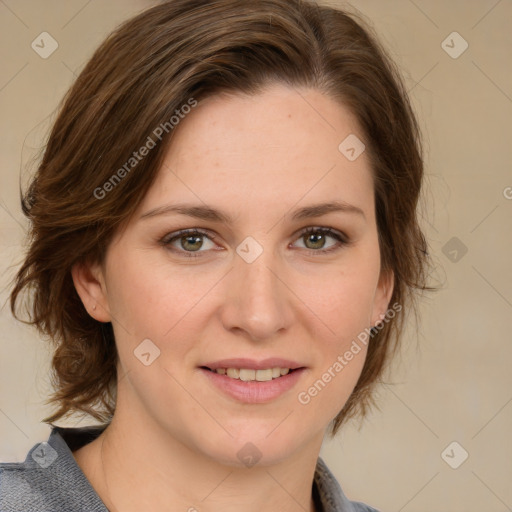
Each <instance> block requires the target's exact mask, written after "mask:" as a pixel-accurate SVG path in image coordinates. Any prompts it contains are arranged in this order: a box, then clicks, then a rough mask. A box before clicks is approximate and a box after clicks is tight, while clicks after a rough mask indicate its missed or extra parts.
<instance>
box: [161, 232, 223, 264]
mask: <svg viewBox="0 0 512 512" xmlns="http://www.w3.org/2000/svg"><path fill="white" fill-rule="evenodd" d="M204 239H208V240H209V241H210V243H212V241H213V240H214V239H215V236H214V235H212V234H211V233H207V232H205V231H202V230H200V229H183V230H181V231H178V232H177V233H171V234H170V235H167V236H165V237H164V238H163V239H162V240H161V242H160V243H161V244H162V245H164V246H165V247H167V248H169V249H170V250H172V251H173V252H179V253H180V254H183V255H184V256H185V257H188V258H197V257H199V256H200V253H202V252H205V251H201V250H200V249H202V248H205V247H206V250H208V249H211V248H212V247H211V246H210V247H208V244H206V246H205V244H204ZM176 245H178V248H176ZM194 253H199V254H194Z"/></svg>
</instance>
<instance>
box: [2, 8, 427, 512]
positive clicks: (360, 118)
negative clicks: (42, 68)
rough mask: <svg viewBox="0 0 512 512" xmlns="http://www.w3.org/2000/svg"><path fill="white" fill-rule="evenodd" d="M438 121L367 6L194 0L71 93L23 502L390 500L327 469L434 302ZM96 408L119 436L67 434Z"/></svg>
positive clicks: (28, 279) (41, 275)
mask: <svg viewBox="0 0 512 512" xmlns="http://www.w3.org/2000/svg"><path fill="white" fill-rule="evenodd" d="M422 174H423V167H422V159H421V151H420V142H419V135H418V129H417V124H416V120H415V118H414V115H413V113H412V110H411V108H410V105H409V102H408V99H407V95H406V94H405V91H404V88H403V86H402V82H401V80H400V77H399V75H398V73H397V72H396V71H395V68H394V66H393V64H392V63H391V62H390V61H389V59H388V58H387V57H386V56H385V54H384V52H383V51H382V50H381V49H380V47H379V46H378V44H377V43H376V41H375V40H374V38H373V37H372V36H371V35H370V34H369V32H368V30H365V29H363V28H362V26H361V25H360V24H359V23H357V22H356V21H355V20H354V18H353V17H351V16H349V15H347V14H346V13H343V12H341V11H337V10H334V9H332V8H328V7H320V6H318V5H316V4H314V3H312V2H311V3H310V2H305V1H301V0H293V1H290V0H253V1H251V2H244V1H236V0H235V1H234V0H229V1H228V0H221V1H210V2H208V1H204V0H202V1H199V0H172V1H170V2H166V3H162V4H160V5H158V6H156V7H154V8H151V9H149V10H147V11H145V12H143V13H142V14H140V15H138V16H136V17H135V18H133V19H131V20H129V21H128V22H126V23H125V24H123V25H122V26H121V27H120V28H118V29H117V30H116V31H115V32H114V33H113V34H111V35H110V36H109V37H108V38H107V40H106V41H105V42H104V43H103V44H102V45H101V46H100V48H99V49H98V50H97V51H96V53H95V54H94V55H93V57H92V58H91V60H90V61H89V62H88V64H87V65H86V66H85V68H84V70H83V71H82V73H81V74H80V75H79V77H78V79H77V80H76V82H75V84H74V85H73V87H72V88H71V90H70V91H69V93H68V95H67V97H66V98H65V101H64V103H63V105H62V108H61V111H60V114H59V116H58V118H57V120H56V122H55V125H54V127H53V130H52V132H51V134H50V138H49V140H48V144H47V147H46V150H45V153H44V157H43V159H42V162H41V165H40V167H39V169H38V172H37V173H36V175H35V177H34V179H33V182H32V183H31V186H30V188H29V190H28V192H27V193H26V196H25V197H24V201H23V207H24V211H25V213H26V214H27V215H28V217H29V219H30V221H31V223H32V233H31V241H30V247H29V251H28V254H27V257H26V260H25V262H24V264H23V265H22V267H21V269H20V271H19V273H18V275H17V280H16V283H15V287H14V290H13V292H12V295H11V308H12V310H13V313H14V314H16V313H17V305H18V302H19V300H20V297H21V294H22V292H24V291H25V290H27V289H31V290H32V292H33V300H32V302H31V306H30V313H31V318H30V322H31V323H33V324H34V325H36V326H37V327H38V328H39V330H40V331H41V332H42V333H43V334H45V335H48V336H49V337H50V338H51V340H52V341H53V342H54V344H55V352H54V357H53V362H52V364H53V370H54V374H53V379H54V386H55V393H54V395H53V396H52V398H51V400H50V403H54V404H57V405H58V406H59V407H58V410H57V411H56V412H55V414H53V415H52V416H51V417H49V418H45V420H44V421H45V422H47V423H48V424H50V425H51V426H52V432H51V436H50V438H49V439H48V442H47V443H41V444H39V445H36V446H34V447H33V448H32V450H31V451H30V452H29V454H28V455H27V458H26V461H25V462H24V463H21V464H2V465H0V480H1V488H0V505H1V506H0V509H1V510H6V511H8V510H38V511H41V510H52V511H60V510H62V511H64V510H66V511H69V510H87V511H105V510H107V509H108V510H110V511H120V512H121V511H122V512H129V511H132V510H155V511H156V510H158V511H160V510H184V511H185V510H188V511H189V512H192V511H195V510H198V511H201V512H203V511H213V510H240V509H243V510H246V511H252V510H254V511H256V510H257V511H259V510H264V509H270V508H272V509H273V510H279V511H283V512H287V511H295V510H307V511H308V512H311V511H317V512H318V511H324V512H330V511H335V510H336V511H338V510H339V511H369V510H375V509H372V508H371V507H369V506H367V505H364V504H362V503H360V502H352V501H349V500H348V498H347V497H346V496H345V495H344V494H343V492H342V490H341V488H340V487H339V485H338V483H337V482H336V480H335V479H334V477H333V475H332V474H331V473H330V471H329V469H328V468H327V467H326V466H325V464H324V463H323V461H322V460H321V459H320V458H319V457H318V455H319V451H320V447H321V444H322V440H323V438H324V435H325V434H326V433H329V434H330V435H334V434H335V433H336V432H337V431H338V430H339V428H340V426H341V425H342V424H343V422H344V421H346V420H347V419H349V418H351V417H353V416H355V415H357V414H360V415H362V416H364V414H365V412H366V410H367V408H368V406H369V405H371V403H372V392H373V390H374V387H375V385H376V383H377V382H378V380H379V377H380V376H381V373H382V370H383V368H384V367H385V365H386V364H387V363H388V362H389V359H390V358H391V356H392V354H393V352H394V351H395V349H396V347H397V342H398V341H399V338H400V334H401V331H402V326H403V319H404V313H406V312H408V311H409V310H411V308H412V307H413V306H414V297H415V293H416V292H417V291H418V290H421V289H426V288H427V286H426V284H425V276H426V267H427V247H426V242H425V239H424V236H423V234H422V232H421V230H420V228H419V226H418V222H417V213H416V205H417V202H418V197H419V194H420V189H421V182H422ZM73 412H83V413H87V414H90V415H91V416H93V417H94V418H96V419H97V420H99V421H100V423H101V425H100V426H97V427H89V428H81V429H70V428H62V427H57V426H55V425H54V424H53V423H54V422H55V421H56V420H58V419H60V418H63V417H66V416H67V415H69V414H71V413H73Z"/></svg>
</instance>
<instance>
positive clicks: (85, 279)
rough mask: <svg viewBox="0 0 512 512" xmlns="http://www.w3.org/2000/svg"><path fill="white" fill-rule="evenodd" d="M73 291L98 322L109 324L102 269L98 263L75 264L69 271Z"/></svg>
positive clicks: (109, 317)
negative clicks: (73, 287) (73, 286)
mask: <svg viewBox="0 0 512 512" xmlns="http://www.w3.org/2000/svg"><path fill="white" fill-rule="evenodd" d="M71 276H72V278H73V283H74V285H75V289H76V291H77V293H78V295H79V296H80V298H81V299H82V303H83V305H84V307H85V309H86V310H87V312H88V313H89V315H91V316H92V317H93V318H94V319H95V320H98V322H110V320H111V316H110V310H109V307H108V296H107V287H106V286H105V278H104V273H103V269H102V268H101V265H100V264H99V263H94V264H91V263H75V265H73V267H72V269H71Z"/></svg>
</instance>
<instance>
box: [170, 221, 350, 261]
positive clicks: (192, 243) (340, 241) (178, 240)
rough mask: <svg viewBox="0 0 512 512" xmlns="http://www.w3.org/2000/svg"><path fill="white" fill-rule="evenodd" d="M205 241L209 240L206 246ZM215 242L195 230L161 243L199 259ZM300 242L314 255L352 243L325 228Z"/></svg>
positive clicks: (309, 233) (308, 230) (301, 237)
mask: <svg viewBox="0 0 512 512" xmlns="http://www.w3.org/2000/svg"><path fill="white" fill-rule="evenodd" d="M329 238H331V239H332V240H334V243H332V244H331V245H330V246H328V247H327V248H325V244H326V240H327V239H329ZM205 240H207V243H206V244H205ZM213 240H215V235H214V234H213V233H210V232H207V231H203V230H201V229H198V228H194V229H183V230H181V231H177V232H175V233H170V234H169V235H166V236H165V237H164V238H163V239H162V240H160V243H161V244H162V245H163V246H164V247H166V248H168V249H169V250H171V251H172V252H174V253H179V254H180V255H183V256H185V257H187V258H197V257H200V256H201V255H202V253H204V252H207V251H208V250H211V249H213V248H214V245H215V244H213ZM298 240H302V241H304V244H305V247H304V248H305V249H307V250H308V251H309V252H310V253H312V254H318V253H329V252H333V251H336V250H338V249H340V248H341V247H342V246H346V245H349V243H350V242H349V239H348V237H347V236H345V235H344V234H342V233H339V232H337V231H334V230H333V229H331V228H323V227H309V228H306V229H304V230H303V231H302V232H301V233H300V235H299V238H298ZM209 244H210V245H209ZM201 249H204V250H201Z"/></svg>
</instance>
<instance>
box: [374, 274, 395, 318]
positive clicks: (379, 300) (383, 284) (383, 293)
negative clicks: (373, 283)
mask: <svg viewBox="0 0 512 512" xmlns="http://www.w3.org/2000/svg"><path fill="white" fill-rule="evenodd" d="M394 281H395V274H394V272H393V271H392V270H387V271H383V272H381V275H380V278H379V283H378V285H377V290H376V291H375V299H374V303H373V311H372V318H371V326H372V327H374V326H375V325H377V324H379V323H380V322H382V319H383V318H384V317H385V316H386V312H387V310H388V308H389V303H390V301H391V297H392V295H393V289H394Z"/></svg>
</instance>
